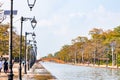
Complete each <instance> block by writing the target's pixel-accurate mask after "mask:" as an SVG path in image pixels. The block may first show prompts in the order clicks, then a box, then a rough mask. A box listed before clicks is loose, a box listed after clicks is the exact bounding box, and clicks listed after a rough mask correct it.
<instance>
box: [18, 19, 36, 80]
mask: <svg viewBox="0 0 120 80" xmlns="http://www.w3.org/2000/svg"><path fill="white" fill-rule="evenodd" d="M26 20H30V21H31V25H32V27H34V28H35V26H36V24H37V21H36V20H35V17H34V18H25V17H21V29H20V30H21V31H20V52H19V80H22V75H21V69H22V68H21V53H22V28H23V21H26ZM34 28H33V29H34Z"/></svg>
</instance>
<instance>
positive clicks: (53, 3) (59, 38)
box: [0, 0, 120, 58]
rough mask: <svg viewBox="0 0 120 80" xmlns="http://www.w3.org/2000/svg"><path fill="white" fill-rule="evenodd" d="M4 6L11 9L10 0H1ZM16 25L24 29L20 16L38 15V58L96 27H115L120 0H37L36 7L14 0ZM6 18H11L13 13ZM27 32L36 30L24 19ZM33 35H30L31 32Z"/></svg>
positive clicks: (117, 21)
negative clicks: (30, 8) (31, 8)
mask: <svg viewBox="0 0 120 80" xmlns="http://www.w3.org/2000/svg"><path fill="white" fill-rule="evenodd" d="M0 1H1V2H3V3H4V5H3V7H2V9H4V10H6V9H7V10H9V9H10V0H0ZM13 1H14V9H15V10H18V14H17V15H15V16H14V24H13V25H14V27H15V28H16V31H17V32H18V34H19V32H20V20H19V19H20V17H21V16H24V17H33V16H35V18H36V19H37V22H38V23H37V26H36V28H35V30H34V31H35V33H36V35H37V37H36V40H37V47H38V58H39V57H43V56H46V55H47V54H49V53H55V52H57V51H59V50H60V49H61V47H62V46H63V45H65V44H71V40H72V39H74V38H76V37H78V36H86V37H90V35H88V33H89V31H90V30H91V29H92V28H95V27H96V28H102V29H103V30H107V29H113V28H114V27H116V26H118V25H120V0H37V1H36V4H35V6H34V8H33V10H32V11H30V10H29V7H28V5H27V0H13ZM4 22H9V16H8V17H7V19H6V20H5V21H4ZM23 26H24V28H23V34H24V32H32V31H33V30H32V28H31V25H30V22H29V21H27V22H24V25H23ZM29 38H30V36H29Z"/></svg>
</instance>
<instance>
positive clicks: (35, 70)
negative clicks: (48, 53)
mask: <svg viewBox="0 0 120 80" xmlns="http://www.w3.org/2000/svg"><path fill="white" fill-rule="evenodd" d="M13 74H14V76H13V80H19V78H18V77H19V76H18V75H19V63H14V65H13ZM41 75H42V76H43V75H44V76H48V75H51V74H50V73H49V72H48V71H47V70H46V69H45V68H44V67H43V66H42V65H41V64H40V63H35V64H34V65H33V67H32V68H31V69H30V70H29V71H27V74H24V66H23V65H22V80H39V79H35V76H41ZM0 80H8V73H4V71H3V69H2V72H1V73H0ZM41 80H42V79H41ZM49 80H55V78H54V77H53V79H49Z"/></svg>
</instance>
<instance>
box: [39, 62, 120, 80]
mask: <svg viewBox="0 0 120 80" xmlns="http://www.w3.org/2000/svg"><path fill="white" fill-rule="evenodd" d="M41 64H42V65H43V66H44V67H45V68H46V69H47V70H48V71H49V72H50V73H51V74H52V75H54V76H55V77H56V78H57V80H120V70H118V69H107V68H94V67H85V66H74V65H67V64H57V63H50V62H44V63H42V62H41Z"/></svg>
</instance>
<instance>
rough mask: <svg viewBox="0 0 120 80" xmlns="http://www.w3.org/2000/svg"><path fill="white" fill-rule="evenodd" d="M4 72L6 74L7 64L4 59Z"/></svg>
mask: <svg viewBox="0 0 120 80" xmlns="http://www.w3.org/2000/svg"><path fill="white" fill-rule="evenodd" d="M4 72H5V73H7V72H8V62H7V60H6V59H5V61H4Z"/></svg>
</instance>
